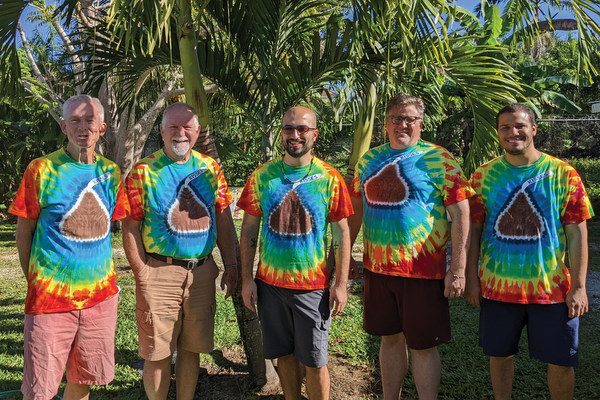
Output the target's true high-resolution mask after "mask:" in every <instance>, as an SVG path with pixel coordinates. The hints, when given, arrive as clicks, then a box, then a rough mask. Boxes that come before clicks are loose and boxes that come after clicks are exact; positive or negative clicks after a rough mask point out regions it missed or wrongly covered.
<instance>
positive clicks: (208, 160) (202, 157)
mask: <svg viewBox="0 0 600 400" xmlns="http://www.w3.org/2000/svg"><path fill="white" fill-rule="evenodd" d="M190 157H191V158H194V159H196V160H197V161H198V162H200V163H204V164H209V165H213V166H217V167H218V166H219V163H217V161H216V160H215V159H214V158H212V157H211V156H208V155H206V154H203V153H200V152H199V151H196V150H192V151H191V152H190Z"/></svg>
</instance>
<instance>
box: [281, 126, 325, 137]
mask: <svg viewBox="0 0 600 400" xmlns="http://www.w3.org/2000/svg"><path fill="white" fill-rule="evenodd" d="M314 130H317V128H309V127H308V126H306V125H298V126H293V125H285V126H283V127H282V128H281V132H282V133H283V134H284V135H291V134H292V133H294V131H298V134H299V135H306V134H307V133H308V132H310V131H314Z"/></svg>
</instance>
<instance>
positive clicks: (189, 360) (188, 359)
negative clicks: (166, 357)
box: [175, 349, 200, 400]
mask: <svg viewBox="0 0 600 400" xmlns="http://www.w3.org/2000/svg"><path fill="white" fill-rule="evenodd" d="M199 371H200V356H199V355H198V353H192V352H191V351H187V350H183V349H177V361H176V362H175V379H176V383H177V400H192V399H193V398H194V393H195V392H196V384H197V383H198V373H199Z"/></svg>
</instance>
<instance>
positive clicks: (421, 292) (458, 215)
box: [349, 94, 473, 400]
mask: <svg viewBox="0 0 600 400" xmlns="http://www.w3.org/2000/svg"><path fill="white" fill-rule="evenodd" d="M424 110H425V106H424V104H423V101H422V100H421V99H419V98H417V97H414V96H410V95H407V94H399V95H397V96H395V97H393V98H391V99H390V100H389V103H388V106H387V110H386V122H385V131H386V133H387V135H388V137H389V140H390V141H389V143H386V144H384V145H382V146H379V147H376V148H374V149H371V150H369V151H368V152H367V153H366V154H365V155H364V156H363V157H362V158H361V159H360V160H359V162H358V164H357V167H356V172H355V175H354V180H353V181H352V185H351V187H350V195H351V196H352V204H353V206H354V209H355V212H356V213H355V215H353V216H352V217H351V218H350V221H349V222H350V234H351V238H352V241H354V240H355V239H356V236H357V235H358V231H359V230H360V227H361V223H362V224H364V225H363V236H364V257H363V261H364V322H363V327H364V329H365V331H367V332H368V333H370V334H372V335H377V336H381V348H380V352H379V361H380V365H381V377H382V382H383V396H384V399H398V398H399V397H400V394H401V392H402V385H403V382H404V378H405V376H406V374H407V371H408V368H409V362H408V349H410V353H411V358H412V373H413V377H414V381H415V385H416V387H417V391H418V393H419V399H421V400H426V399H435V398H437V393H438V387H439V382H440V373H441V362H440V357H439V354H438V351H437V346H438V345H440V344H443V343H446V342H448V341H449V340H450V316H449V310H448V297H460V296H461V295H462V294H463V290H464V287H465V272H464V271H465V262H466V253H467V237H468V235H469V205H468V201H467V199H468V198H469V197H471V196H472V195H473V191H472V189H471V188H470V186H469V183H468V181H467V179H466V178H465V176H464V175H463V173H462V171H461V169H460V167H459V165H458V163H457V162H456V160H455V159H454V157H453V156H452V155H451V154H450V153H449V152H448V151H447V150H446V149H444V148H442V147H440V146H437V145H434V144H432V143H429V142H426V141H424V140H422V139H421V129H422V128H423V113H424ZM447 213H448V214H449V215H450V217H451V219H452V225H451V226H450V224H449V221H448V218H447ZM449 236H450V238H451V239H452V257H451V261H450V269H449V271H447V267H446V244H447V242H448V238H449Z"/></svg>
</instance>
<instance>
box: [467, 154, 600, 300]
mask: <svg viewBox="0 0 600 400" xmlns="http://www.w3.org/2000/svg"><path fill="white" fill-rule="evenodd" d="M471 184H472V185H473V189H475V191H476V192H477V194H476V196H474V197H473V198H472V199H471V200H470V203H471V220H472V221H473V222H474V223H480V224H483V225H484V226H483V232H482V239H481V253H480V257H479V262H480V270H479V278H480V280H481V290H482V295H483V297H485V298H486V299H490V300H498V301H504V302H507V303H521V304H528V303H536V304H550V303H562V302H564V301H565V296H566V295H567V293H568V292H569V289H570V287H571V277H570V275H569V270H568V268H567V267H566V266H565V250H566V236H565V231H564V228H563V226H564V225H568V224H577V223H580V222H582V221H584V220H586V219H589V218H591V217H592V215H593V211H592V207H591V205H590V202H589V199H588V197H587V195H586V193H585V189H584V188H583V184H582V182H581V179H580V177H579V175H578V174H577V172H576V171H575V170H574V169H573V167H571V166H570V165H569V164H567V163H565V162H563V161H561V160H559V159H557V158H554V157H552V156H549V155H547V154H542V156H541V157H540V159H539V160H538V161H536V162H535V163H533V164H531V165H525V166H519V167H516V166H513V165H511V164H509V163H508V162H507V161H506V160H505V159H504V157H498V158H496V159H494V160H492V161H490V162H489V163H487V164H484V165H482V166H481V167H479V168H477V170H475V172H474V173H473V176H472V177H471Z"/></svg>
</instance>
